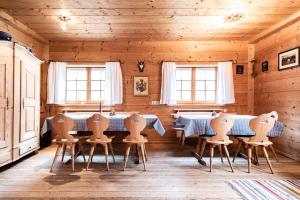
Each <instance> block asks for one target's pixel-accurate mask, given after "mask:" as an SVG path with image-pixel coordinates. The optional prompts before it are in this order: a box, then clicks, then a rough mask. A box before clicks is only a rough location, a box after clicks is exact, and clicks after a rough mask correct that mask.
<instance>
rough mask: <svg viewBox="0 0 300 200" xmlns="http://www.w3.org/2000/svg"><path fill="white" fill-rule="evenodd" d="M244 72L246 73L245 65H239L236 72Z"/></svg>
mask: <svg viewBox="0 0 300 200" xmlns="http://www.w3.org/2000/svg"><path fill="white" fill-rule="evenodd" d="M243 73H244V65H237V66H236V74H243Z"/></svg>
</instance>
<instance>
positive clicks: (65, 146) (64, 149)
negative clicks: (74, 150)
mask: <svg viewBox="0 0 300 200" xmlns="http://www.w3.org/2000/svg"><path fill="white" fill-rule="evenodd" d="M62 147H63V152H62V156H61V162H63V161H64V157H65V153H66V148H67V145H66V144H63V145H62Z"/></svg>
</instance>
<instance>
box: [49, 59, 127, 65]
mask: <svg viewBox="0 0 300 200" xmlns="http://www.w3.org/2000/svg"><path fill="white" fill-rule="evenodd" d="M50 62H70V63H106V62H119V63H120V64H124V62H122V61H121V60H106V61H79V60H78V61H74V60H72V61H67V60H63V61H62V60H48V61H47V62H45V63H50Z"/></svg>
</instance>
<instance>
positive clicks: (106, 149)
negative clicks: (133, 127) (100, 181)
mask: <svg viewBox="0 0 300 200" xmlns="http://www.w3.org/2000/svg"><path fill="white" fill-rule="evenodd" d="M103 146H104V154H105V161H106V168H107V171H109V164H108V145H107V144H104V145H103Z"/></svg>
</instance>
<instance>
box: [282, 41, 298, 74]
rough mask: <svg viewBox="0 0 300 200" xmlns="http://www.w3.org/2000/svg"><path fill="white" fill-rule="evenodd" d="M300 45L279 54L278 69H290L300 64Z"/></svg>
mask: <svg viewBox="0 0 300 200" xmlns="http://www.w3.org/2000/svg"><path fill="white" fill-rule="evenodd" d="M299 49H300V48H299V47H297V48H294V49H290V50H288V51H284V52H281V53H279V54H278V70H279V71H280V70H284V69H289V68H293V67H298V66H299V57H300V53H299V52H300V51H299Z"/></svg>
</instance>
